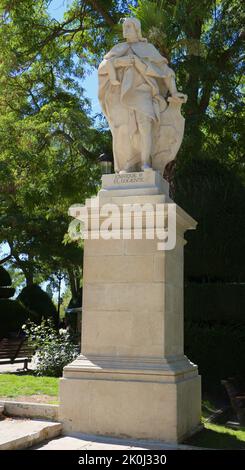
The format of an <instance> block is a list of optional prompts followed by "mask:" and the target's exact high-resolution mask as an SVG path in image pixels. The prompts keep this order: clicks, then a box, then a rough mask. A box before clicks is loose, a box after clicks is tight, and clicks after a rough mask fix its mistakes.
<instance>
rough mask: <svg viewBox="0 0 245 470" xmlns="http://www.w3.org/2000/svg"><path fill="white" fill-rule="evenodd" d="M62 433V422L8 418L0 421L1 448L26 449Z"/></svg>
mask: <svg viewBox="0 0 245 470" xmlns="http://www.w3.org/2000/svg"><path fill="white" fill-rule="evenodd" d="M61 433H62V424H61V423H57V422H50V421H43V420H31V419H18V418H15V419H13V418H6V419H5V420H3V421H1V422H0V450H18V449H26V448H28V447H32V446H35V445H37V444H39V443H41V442H43V441H46V440H49V439H53V438H55V437H57V436H60V434H61Z"/></svg>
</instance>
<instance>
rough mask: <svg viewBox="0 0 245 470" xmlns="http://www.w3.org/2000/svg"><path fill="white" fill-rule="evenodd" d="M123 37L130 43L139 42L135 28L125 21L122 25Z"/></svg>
mask: <svg viewBox="0 0 245 470" xmlns="http://www.w3.org/2000/svg"><path fill="white" fill-rule="evenodd" d="M123 37H124V38H126V39H127V40H128V41H130V42H135V41H138V40H139V39H138V36H137V32H136V29H135V26H134V24H133V23H132V22H130V21H125V22H124V23H123Z"/></svg>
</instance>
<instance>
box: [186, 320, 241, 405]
mask: <svg viewBox="0 0 245 470" xmlns="http://www.w3.org/2000/svg"><path fill="white" fill-rule="evenodd" d="M185 354H186V355H187V356H188V358H189V359H190V360H191V361H192V362H194V363H195V364H197V365H198V368H199V373H200V374H201V376H202V389H203V392H205V393H207V394H208V396H210V395H212V396H215V397H218V396H220V394H222V392H223V390H222V386H221V384H220V381H221V380H222V379H225V378H227V377H237V378H243V377H245V361H244V357H245V329H244V328H243V327H242V328H241V326H240V325H236V326H231V325H219V324H216V325H212V326H211V325H198V324H196V323H193V322H188V321H186V322H185Z"/></svg>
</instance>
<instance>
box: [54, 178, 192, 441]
mask: <svg viewBox="0 0 245 470" xmlns="http://www.w3.org/2000/svg"><path fill="white" fill-rule="evenodd" d="M108 203H109V206H110V210H111V204H113V205H114V206H116V208H117V211H115V212H113V217H112V218H111V221H110V223H109V225H110V224H112V223H113V224H115V227H116V230H115V231H113V235H114V234H116V235H119V237H118V238H116V237H115V238H114V239H113V237H105V238H103V236H102V233H101V232H99V231H98V227H101V226H104V222H105V212H104V209H105V206H106V207H108ZM159 205H160V206H161V207H162V206H164V209H168V208H169V207H172V206H174V208H175V209H176V224H175V226H174V228H175V232H174V235H176V240H175V241H176V243H174V244H173V246H171V247H168V248H166V246H165V249H164V247H163V248H161V247H159V243H158V242H159V237H158V234H159V232H158V229H159V228H162V227H165V226H166V225H167V217H166V213H165V210H164V211H163V212H161V214H160V217H157V215H158V214H159ZM125 206H126V207H129V206H130V207H133V208H134V214H133V216H132V217H131V214H130V215H129V213H128V212H125ZM139 207H140V208H141V209H142V211H143V208H144V214H143V217H141V212H140V210H138V208H139ZM78 209H79V208H78V207H77V206H72V207H71V208H70V215H73V217H75V218H76V217H78V213H79V210H78ZM84 209H85V213H86V214H88V221H87V222H88V223H87V227H88V230H87V235H88V237H87V239H85V240H84V268H83V313H82V315H83V325H82V354H83V355H81V356H80V357H79V358H78V359H77V360H76V361H74V362H73V363H72V364H69V365H68V366H67V367H65V368H64V378H63V379H61V383H60V403H61V405H60V410H61V416H60V418H61V420H62V421H63V423H64V427H65V430H66V432H82V433H86V434H98V435H109V436H116V437H130V438H133V439H148V440H161V441H168V442H178V441H181V440H182V439H184V438H185V437H186V436H188V435H189V434H190V433H192V432H193V431H194V430H195V429H196V428H197V427H198V426H199V424H200V417H201V389H200V388H201V387H200V377H199V376H198V371H197V367H196V366H194V365H193V364H191V363H190V361H189V360H188V359H187V358H186V357H185V356H184V341H183V340H184V328H183V325H184V322H183V304H184V302H183V265H184V244H185V239H184V233H185V232H186V230H193V229H195V227H196V222H195V221H194V220H193V219H192V218H191V217H190V216H189V215H188V214H187V213H186V212H184V211H183V210H182V209H181V208H180V207H178V206H176V205H175V204H173V202H171V201H170V199H169V187H168V183H167V182H166V181H164V180H163V179H162V177H161V175H160V174H158V173H157V172H154V171H152V170H149V171H146V172H143V173H132V174H123V175H106V176H104V177H103V179H102V189H101V191H99V193H98V196H97V198H95V199H92V200H87V201H86V205H85V208H84ZM112 219H113V220H112ZM125 221H126V226H127V231H124V228H125V227H124V226H123V223H124V222H125ZM95 222H96V223H97V222H98V224H97V225H96V224H95ZM139 222H140V223H139ZM127 224H128V225H127ZM139 226H140V227H141V226H142V228H143V230H142V234H140V235H142V236H140V237H139V236H138V232H137V233H136V235H137V236H136V235H135V228H137V227H139ZM128 227H129V228H128ZM149 227H150V228H151V229H152V231H150V232H149V231H148V232H147V230H146V228H149ZM169 233H170V232H169ZM172 233H173V231H172ZM149 235H150V236H149Z"/></svg>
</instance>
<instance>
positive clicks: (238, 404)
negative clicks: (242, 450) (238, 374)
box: [221, 379, 245, 426]
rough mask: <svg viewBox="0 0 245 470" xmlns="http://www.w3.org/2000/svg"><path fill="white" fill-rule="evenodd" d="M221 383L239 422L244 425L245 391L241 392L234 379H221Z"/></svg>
mask: <svg viewBox="0 0 245 470" xmlns="http://www.w3.org/2000/svg"><path fill="white" fill-rule="evenodd" d="M221 383H222V385H223V386H224V387H225V390H226V392H227V395H228V397H229V399H230V402H231V406H232V409H233V411H234V412H235V414H236V416H237V419H238V421H239V423H240V424H241V425H242V426H245V393H244V392H241V390H240V387H239V386H238V384H237V383H236V381H235V380H234V379H227V380H221Z"/></svg>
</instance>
